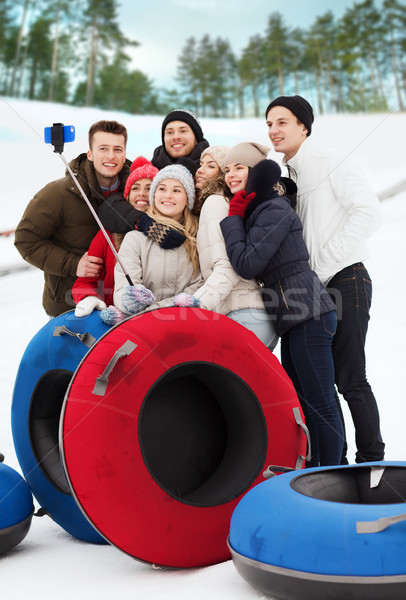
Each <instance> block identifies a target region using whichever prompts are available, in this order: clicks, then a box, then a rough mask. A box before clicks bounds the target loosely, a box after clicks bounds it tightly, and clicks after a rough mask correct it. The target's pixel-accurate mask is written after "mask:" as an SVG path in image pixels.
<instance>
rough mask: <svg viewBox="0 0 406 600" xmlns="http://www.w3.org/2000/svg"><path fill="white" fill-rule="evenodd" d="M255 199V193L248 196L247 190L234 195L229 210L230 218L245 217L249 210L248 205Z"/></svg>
mask: <svg viewBox="0 0 406 600" xmlns="http://www.w3.org/2000/svg"><path fill="white" fill-rule="evenodd" d="M254 198H255V192H251V194H248V196H247V192H246V191H245V190H241V192H237V193H236V194H234V196H233V198H232V200H230V205H229V208H228V216H229V217H230V216H232V215H239V216H240V217H243V216H244V215H245V211H246V209H247V206H248V204H249V203H250V202H251V200H253V199H254Z"/></svg>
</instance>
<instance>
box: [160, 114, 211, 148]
mask: <svg viewBox="0 0 406 600" xmlns="http://www.w3.org/2000/svg"><path fill="white" fill-rule="evenodd" d="M172 121H182V122H183V123H187V124H188V125H189V127H190V128H191V129H192V131H193V133H194V134H195V137H196V141H197V143H199V142H201V141H202V140H203V131H202V128H201V127H200V123H199V121H198V120H197V117H195V115H194V114H193V113H191V112H190V111H188V110H184V109H183V108H176V109H175V110H173V111H172V112H170V113H169V114H168V115H166V117H165V119H164V120H163V123H162V143H163V144H164V145H165V142H164V135H165V127H166V126H167V125H168V123H171V122H172Z"/></svg>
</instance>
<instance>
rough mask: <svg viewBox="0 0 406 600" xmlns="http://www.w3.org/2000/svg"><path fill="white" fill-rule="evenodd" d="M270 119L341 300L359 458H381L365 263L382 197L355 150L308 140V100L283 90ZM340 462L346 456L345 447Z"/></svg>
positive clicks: (314, 252) (339, 367)
mask: <svg viewBox="0 0 406 600" xmlns="http://www.w3.org/2000/svg"><path fill="white" fill-rule="evenodd" d="M265 118H266V124H267V127H268V136H269V139H270V140H271V142H272V145H273V147H274V149H275V150H276V152H281V153H282V154H283V155H284V156H283V163H284V164H285V165H286V167H287V169H288V172H289V176H290V177H291V178H292V179H293V180H294V181H295V183H296V184H297V205H296V211H297V213H298V215H299V217H300V219H301V221H302V223H303V237H304V239H305V242H306V245H307V248H308V250H309V254H310V259H309V262H310V267H311V268H312V269H313V270H314V271H316V273H317V275H318V276H319V278H320V279H321V281H322V283H324V285H325V286H326V288H327V291H328V292H329V293H330V295H331V296H332V298H333V300H335V302H336V305H337V318H338V322H337V331H336V333H335V336H334V339H333V358H334V368H335V381H336V385H337V388H338V391H339V392H340V393H341V394H342V396H343V397H344V399H345V400H346V401H347V403H348V406H349V408H350V411H351V416H352V419H353V422H354V427H355V441H356V445H357V451H356V456H355V460H356V462H357V463H361V462H369V461H379V460H383V458H384V449H385V444H384V443H383V441H382V437H381V432H380V420H379V411H378V406H377V403H376V399H375V396H374V394H373V391H372V388H371V386H370V384H369V382H368V380H367V377H366V358H365V342H366V335H367V330H368V322H369V310H370V307H371V299H372V282H371V278H370V276H369V273H368V271H367V269H366V268H365V266H364V262H363V261H364V260H365V259H366V258H367V257H368V250H367V245H366V241H367V239H368V238H369V237H370V236H371V235H372V234H373V233H374V231H375V230H376V229H377V228H378V227H379V225H380V215H379V201H378V198H377V197H376V195H375V194H374V192H373V190H372V189H371V186H370V185H369V183H368V181H367V179H366V177H365V175H364V174H363V171H362V169H361V166H360V165H359V164H358V162H357V161H356V159H355V158H354V157H353V156H352V155H351V152H347V153H346V154H342V153H340V152H338V151H336V150H335V149H331V148H323V147H320V146H319V145H318V144H315V143H314V142H313V141H312V140H311V139H309V136H310V135H311V132H312V125H313V120H314V116H313V109H312V107H311V105H310V104H309V102H307V100H306V99H305V98H303V97H302V96H279V97H278V98H275V100H273V101H272V102H271V103H270V104H269V106H268V107H267V109H266V111H265ZM333 135H334V132H332V136H333ZM281 352H283V348H282V350H281ZM342 462H347V457H346V456H345V453H344V455H343V459H342Z"/></svg>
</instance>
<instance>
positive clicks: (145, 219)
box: [135, 214, 186, 250]
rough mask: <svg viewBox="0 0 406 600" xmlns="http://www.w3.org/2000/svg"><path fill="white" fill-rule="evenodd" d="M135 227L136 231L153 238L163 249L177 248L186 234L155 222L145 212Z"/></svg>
mask: <svg viewBox="0 0 406 600" xmlns="http://www.w3.org/2000/svg"><path fill="white" fill-rule="evenodd" d="M135 227H136V229H138V231H142V233H143V234H144V235H146V236H147V237H149V238H151V239H152V240H154V242H156V243H157V244H158V245H159V246H161V248H164V250H170V249H171V248H178V247H179V246H181V245H182V244H183V242H184V241H185V239H186V236H184V235H183V233H181V232H180V231H177V230H176V229H173V228H172V227H169V225H164V224H163V223H157V221H154V219H151V217H150V216H149V215H146V214H143V215H141V216H140V218H139V219H138V221H137V223H136V225H135Z"/></svg>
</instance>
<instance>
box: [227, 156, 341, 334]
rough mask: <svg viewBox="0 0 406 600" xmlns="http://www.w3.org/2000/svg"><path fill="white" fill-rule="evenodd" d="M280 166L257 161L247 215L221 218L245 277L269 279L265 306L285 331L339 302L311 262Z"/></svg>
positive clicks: (230, 248) (229, 247)
mask: <svg viewBox="0 0 406 600" xmlns="http://www.w3.org/2000/svg"><path fill="white" fill-rule="evenodd" d="M279 180H280V168H279V166H278V165H277V164H276V163H275V162H274V161H270V160H264V161H261V162H260V163H258V165H256V166H255V167H254V168H253V170H252V172H251V174H250V177H249V182H248V186H247V193H250V192H253V191H254V192H255V193H256V196H255V198H254V199H253V200H252V202H251V203H250V204H249V206H248V208H247V210H246V213H245V217H244V220H243V219H242V218H241V217H240V216H231V217H227V218H226V219H224V220H223V221H222V222H221V230H222V232H223V236H224V239H225V243H226V248H227V254H228V257H229V259H230V262H231V264H232V265H233V267H234V269H235V270H236V271H237V273H238V274H239V275H241V277H244V278H246V279H252V278H256V279H258V280H260V281H261V282H262V283H263V286H264V287H263V299H264V304H265V308H266V309H267V311H268V313H269V314H270V315H272V318H273V320H274V321H275V329H276V332H277V333H278V334H279V335H280V336H281V335H283V334H284V333H285V332H286V331H288V330H289V329H291V328H292V327H294V326H295V325H297V324H299V323H302V322H304V321H307V320H308V319H310V318H317V317H318V316H320V315H321V314H323V313H325V312H329V311H330V310H334V309H335V305H334V303H333V301H332V300H331V298H330V296H329V295H328V293H327V292H326V290H325V288H324V286H323V285H322V283H321V282H320V280H319V278H318V277H317V275H316V273H315V272H314V271H312V270H311V269H310V267H309V263H308V258H309V253H308V251H307V248H306V245H305V243H304V241H303V236H302V223H301V221H300V219H299V217H298V215H297V214H296V213H295V211H294V210H293V209H292V207H291V206H290V203H289V200H288V198H287V197H286V196H285V195H280V194H284V192H285V190H284V187H283V186H282V185H281V183H280V181H279Z"/></svg>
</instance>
